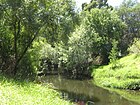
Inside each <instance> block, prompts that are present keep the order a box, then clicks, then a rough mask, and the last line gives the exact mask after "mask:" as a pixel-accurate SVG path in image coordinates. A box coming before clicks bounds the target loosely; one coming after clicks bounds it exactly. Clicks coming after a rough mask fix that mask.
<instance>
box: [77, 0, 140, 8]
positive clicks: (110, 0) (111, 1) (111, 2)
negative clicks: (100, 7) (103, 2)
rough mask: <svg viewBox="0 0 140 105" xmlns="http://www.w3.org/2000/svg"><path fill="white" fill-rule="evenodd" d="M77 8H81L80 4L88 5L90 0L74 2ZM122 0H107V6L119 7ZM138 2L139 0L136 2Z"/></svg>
mask: <svg viewBox="0 0 140 105" xmlns="http://www.w3.org/2000/svg"><path fill="white" fill-rule="evenodd" d="M75 1H76V4H77V6H78V8H81V5H82V3H85V2H87V3H89V2H90V1H91V0H75ZM122 2H123V0H108V3H109V5H112V6H113V7H116V6H119V5H120V4H121V3H122ZM138 2H140V0H138Z"/></svg>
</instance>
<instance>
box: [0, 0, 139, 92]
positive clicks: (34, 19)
mask: <svg viewBox="0 0 140 105" xmlns="http://www.w3.org/2000/svg"><path fill="white" fill-rule="evenodd" d="M139 10H140V3H137V2H136V1H133V0H128V1H126V0H124V2H123V3H122V4H121V5H120V6H119V7H118V8H113V7H112V6H109V5H108V3H107V0H99V1H97V0H91V2H90V3H89V4H86V3H84V4H83V5H82V10H81V11H80V12H78V11H77V10H76V8H75V2H74V1H72V0H57V1H56V0H49V1H44V0H31V1H29V0H15V1H11V0H0V73H2V74H6V75H10V76H12V77H16V78H22V79H24V78H29V77H30V78H33V79H34V78H35V77H36V76H37V74H38V75H43V74H47V73H58V74H60V73H62V74H66V75H68V77H69V78H80V77H83V75H85V76H88V77H89V76H90V75H91V72H92V67H97V65H98V66H100V65H105V64H110V63H111V64H110V65H112V66H111V70H110V69H108V67H109V68H110V66H105V67H103V71H105V73H106V72H110V71H112V72H111V73H113V72H115V73H114V74H110V75H108V77H110V78H111V77H113V78H115V77H116V78H121V77H120V75H121V70H123V71H124V72H125V73H126V72H129V71H131V72H132V74H134V75H132V74H131V75H129V74H130V73H128V74H127V75H128V76H126V75H125V76H124V80H125V81H126V82H131V83H132V84H135V85H136V84H137V85H139V77H140V76H139V74H138V73H136V72H138V71H139V70H136V69H134V68H135V67H134V68H133V69H134V70H133V71H132V70H131V69H132V68H129V69H126V68H125V67H124V65H127V64H124V63H122V64H123V65H122V66H119V67H120V68H121V70H119V71H118V70H117V71H116V69H118V62H119V60H118V59H119V58H120V57H123V56H125V55H127V54H129V50H128V49H130V48H131V49H132V48H133V49H134V50H131V52H132V51H135V50H136V52H137V53H139V47H138V46H139V41H135V40H134V39H139V37H140V30H139V29H140V18H139V17H140V11H139ZM133 42H134V43H135V44H133ZM132 44H133V45H132ZM138 58H139V57H138ZM124 59H126V58H124ZM130 60H131V59H130ZM120 62H121V60H120ZM136 62H137V63H138V62H139V61H136ZM126 63H127V62H126ZM120 64H121V63H120ZM132 66H133V65H132ZM98 70H99V72H100V69H96V71H97V72H98ZM109 70H110V71H109ZM135 70H136V71H135ZM105 73H101V74H95V77H94V78H95V79H98V78H99V77H100V76H102V75H103V77H104V76H106V74H105ZM135 73H136V74H135ZM114 75H115V76H114ZM96 77H97V78H96ZM131 78H135V79H134V80H133V81H131V80H130V79H131ZM120 80H121V79H119V81H120ZM116 82H117V83H118V80H116ZM122 82H123V81H122ZM110 84H111V82H107V80H106V83H104V85H105V86H110V87H112V86H111V85H110ZM118 85H119V86H118ZM118 85H116V84H115V86H113V87H116V86H117V87H118V88H130V89H131V88H132V89H134V88H135V87H133V86H130V85H131V84H130V85H129V86H126V85H125V86H123V85H121V82H119V84H118ZM138 88H139V87H138Z"/></svg>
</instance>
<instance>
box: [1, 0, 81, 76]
mask: <svg viewBox="0 0 140 105" xmlns="http://www.w3.org/2000/svg"><path fill="white" fill-rule="evenodd" d="M74 6H75V4H74V2H73V1H71V0H58V1H53V0H50V1H38V0H32V1H27V0H17V1H13V2H11V1H10V0H1V1H0V8H1V9H0V40H1V41H0V46H1V47H0V63H1V65H0V69H1V70H2V72H4V73H6V74H9V75H16V74H18V75H20V76H21V75H30V74H34V73H36V71H37V69H38V65H39V59H40V58H41V56H42V55H40V54H39V53H38V52H39V50H41V49H42V47H41V45H43V44H45V43H43V44H40V42H38V41H37V39H38V37H39V36H42V37H44V38H46V39H47V42H48V43H50V44H51V45H54V44H55V43H58V42H61V41H63V42H64V41H66V42H65V43H67V40H68V36H69V34H70V32H72V31H73V30H74V28H75V26H76V25H77V24H78V14H77V13H76V11H75V10H74ZM34 41H35V43H34ZM39 44H40V45H39ZM52 52H54V51H52ZM54 53H56V52H54ZM50 54H51V53H50ZM53 55H54V54H53V53H52V54H51V55H50V56H53ZM55 57H56V56H55ZM51 58H53V60H54V59H55V58H54V57H51ZM28 73H29V74H28Z"/></svg>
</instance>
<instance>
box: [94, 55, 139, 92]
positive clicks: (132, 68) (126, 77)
mask: <svg viewBox="0 0 140 105" xmlns="http://www.w3.org/2000/svg"><path fill="white" fill-rule="evenodd" d="M139 62H140V56H138V55H136V54H133V55H129V56H126V57H124V58H121V59H120V60H119V63H120V65H122V66H121V67H120V68H115V69H111V67H112V64H109V65H107V66H103V67H102V68H98V69H96V70H94V71H93V76H94V80H95V81H96V83H97V84H100V85H101V86H105V87H111V88H119V89H134V90H138V89H139V88H140V72H139V70H140V66H139Z"/></svg>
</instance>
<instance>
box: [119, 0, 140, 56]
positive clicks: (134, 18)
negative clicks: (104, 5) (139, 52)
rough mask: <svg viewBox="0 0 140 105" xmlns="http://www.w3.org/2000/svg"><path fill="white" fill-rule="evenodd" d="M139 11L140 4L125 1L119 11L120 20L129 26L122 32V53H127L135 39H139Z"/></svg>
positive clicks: (132, 0)
mask: <svg viewBox="0 0 140 105" xmlns="http://www.w3.org/2000/svg"><path fill="white" fill-rule="evenodd" d="M139 9H140V3H137V2H136V1H135V0H124V2H123V3H122V5H121V6H120V7H119V8H118V9H117V11H118V15H119V17H120V19H121V20H122V21H123V22H125V23H126V25H127V28H126V29H124V30H123V31H122V33H123V38H122V39H121V43H122V44H121V45H120V47H121V49H122V53H127V49H128V47H129V46H130V45H131V44H132V42H133V40H134V38H139V35H140V33H139V27H140V20H139V17H140V13H139Z"/></svg>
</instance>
